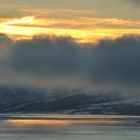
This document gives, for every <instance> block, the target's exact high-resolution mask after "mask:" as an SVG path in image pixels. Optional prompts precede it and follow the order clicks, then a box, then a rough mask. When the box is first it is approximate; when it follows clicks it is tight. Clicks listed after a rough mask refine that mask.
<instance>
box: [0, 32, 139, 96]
mask: <svg viewBox="0 0 140 140" xmlns="http://www.w3.org/2000/svg"><path fill="white" fill-rule="evenodd" d="M5 49H6V51H5V53H3V50H5ZM0 52H1V53H2V54H3V55H1V57H0V75H1V79H0V84H4V85H5V84H8V85H11V84H14V85H32V86H42V87H47V88H49V87H51V88H59V87H61V88H70V89H72V88H77V89H82V88H83V89H88V90H92V91H93V92H96V93H97V92H99V93H106V92H111V91H118V92H120V93H123V94H125V95H132V94H134V95H137V96H139V90H140V88H139V84H140V37H139V36H124V37H121V38H118V39H116V40H113V41H112V40H101V41H100V42H99V43H98V44H82V45H81V44H78V43H76V42H75V40H74V39H72V38H69V37H34V38H33V39H32V40H21V41H17V42H14V41H12V40H10V39H9V38H8V37H7V36H6V35H3V34H1V35H0Z"/></svg>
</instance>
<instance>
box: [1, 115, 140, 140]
mask: <svg viewBox="0 0 140 140" xmlns="http://www.w3.org/2000/svg"><path fill="white" fill-rule="evenodd" d="M139 121H140V117H136V116H96V115H93V116H92V115H83V116H82V115H74V116H70V115H0V140H140V123H139Z"/></svg>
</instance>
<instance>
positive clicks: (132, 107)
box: [0, 86, 140, 115]
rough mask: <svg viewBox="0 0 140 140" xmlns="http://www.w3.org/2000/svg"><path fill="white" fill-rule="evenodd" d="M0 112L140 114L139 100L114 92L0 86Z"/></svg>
mask: <svg viewBox="0 0 140 140" xmlns="http://www.w3.org/2000/svg"><path fill="white" fill-rule="evenodd" d="M0 113H60V114H123V115H125V114H127V115H140V101H139V99H133V100H132V99H128V98H127V99H124V98H122V97H120V96H119V95H117V94H113V93H112V94H100V95H99V94H97V95H95V94H94V95H93V94H89V93H86V92H85V91H80V90H56V91H53V92H52V93H50V92H48V91H47V90H46V89H38V88H36V89H34V88H23V87H6V86H0Z"/></svg>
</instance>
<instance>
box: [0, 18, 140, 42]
mask: <svg viewBox="0 0 140 140" xmlns="http://www.w3.org/2000/svg"><path fill="white" fill-rule="evenodd" d="M1 21H2V22H1V23H0V32H1V33H4V34H7V35H8V36H10V37H11V38H12V39H14V40H19V39H31V38H32V37H33V36H37V35H42V36H45V35H57V36H71V37H73V38H75V39H76V40H77V41H79V42H83V43H84V42H85V43H87V42H88V43H91V42H97V41H98V40H100V39H104V38H109V39H115V38H117V37H120V36H122V35H125V34H134V33H135V34H140V29H139V27H140V21H139V20H136V21H132V20H123V19H115V18H114V19H105V18H82V17H80V18H78V19H64V20H62V19H53V18H50V19H49V18H36V17H34V16H28V17H22V18H11V19H5V21H4V19H2V20H1ZM85 21H86V22H85ZM126 25H127V26H126ZM134 25H135V26H136V27H135V26H134Z"/></svg>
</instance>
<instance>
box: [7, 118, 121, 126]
mask: <svg viewBox="0 0 140 140" xmlns="http://www.w3.org/2000/svg"><path fill="white" fill-rule="evenodd" d="M5 122H7V123H9V124H12V125H15V126H31V125H52V126H53V125H54V126H62V125H92V124H103V123H105V124H106V123H108V124H109V123H110V124H111V123H120V122H122V121H121V120H105V119H99V120H34V119H33V120H26V119H25V120H24V119H21V120H6V121H5Z"/></svg>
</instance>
